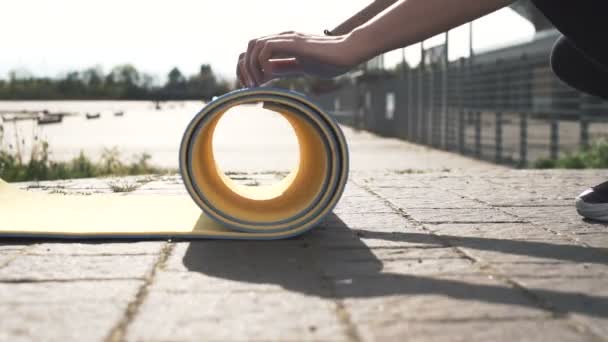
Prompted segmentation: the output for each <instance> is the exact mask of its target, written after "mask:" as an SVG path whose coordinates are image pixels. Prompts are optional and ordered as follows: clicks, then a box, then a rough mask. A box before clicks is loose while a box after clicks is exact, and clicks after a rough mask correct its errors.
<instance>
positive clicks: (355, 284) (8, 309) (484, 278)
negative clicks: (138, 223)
mask: <svg viewBox="0 0 608 342" xmlns="http://www.w3.org/2000/svg"><path fill="white" fill-rule="evenodd" d="M347 134H355V133H353V132H350V131H348V132H347ZM365 137H366V138H365V139H369V141H363V140H359V141H355V143H354V144H351V150H352V152H353V159H354V160H361V162H358V161H357V162H355V163H363V160H364V159H365V158H372V157H369V156H370V155H371V156H374V157H373V158H378V159H380V157H379V156H378V155H381V153H383V154H382V155H384V156H385V157H386V158H384V159H383V160H385V161H383V162H382V163H384V164H382V165H378V167H377V168H376V169H374V168H373V167H366V168H363V167H355V170H354V171H353V172H352V174H351V181H350V182H349V184H348V187H347V191H346V193H345V195H344V197H343V199H342V201H341V202H340V203H339V205H338V207H337V208H336V210H335V213H334V214H333V215H332V216H331V217H329V218H328V219H327V220H326V221H325V222H324V223H323V224H321V226H320V227H318V228H317V229H315V230H313V231H312V232H310V233H308V234H306V235H304V236H301V237H298V238H295V239H291V240H286V241H272V242H243V241H238V242H236V241H197V242H187V241H147V242H131V243H117V242H111V241H110V242H106V243H62V242H52V241H30V240H6V239H5V240H0V317H1V319H0V340H2V341H19V340H45V341H65V340H77V341H82V340H86V341H103V340H106V341H123V340H126V341H200V340H347V341H360V340H379V341H384V340H399V341H402V340H408V341H409V340H414V341H415V340H422V341H436V340H445V341H471V340H479V341H488V340H491V341H494V340H499V341H513V340H529V341H538V340H547V341H557V340H559V341H565V340H576V341H579V340H605V339H606V336H608V249H607V247H608V227H606V225H603V224H596V223H591V222H584V221H583V220H581V218H580V217H579V216H578V215H577V214H576V212H575V210H574V207H573V198H574V196H575V195H576V194H578V193H579V192H580V191H581V190H583V189H584V188H585V187H587V186H589V185H591V184H594V183H597V182H600V181H603V180H604V178H605V177H606V171H602V170H600V171H542V172H541V171H516V170H508V169H504V168H496V167H493V166H492V165H488V164H484V163H481V162H477V161H471V160H468V159H466V158H463V157H459V156H452V155H449V158H453V159H452V160H453V162H452V164H450V163H449V162H446V160H448V159H446V155H447V154H444V152H437V151H432V150H426V149H425V151H426V152H424V153H422V152H421V151H420V150H418V149H420V148H419V147H417V146H414V145H410V144H406V143H402V142H396V141H393V140H386V139H380V138H377V137H373V136H367V135H366V136H365ZM350 139H351V141H352V140H356V137H355V138H353V137H352V136H351V137H350ZM358 144H359V145H360V147H357V145H358ZM361 146H365V148H362V147H361ZM408 148H409V149H411V151H417V152H412V153H409V154H408V152H406V151H407V149H408ZM366 154H367V155H368V156H367V157H366ZM404 155H406V156H407V158H404V159H405V161H403V160H402V159H399V158H401V157H403V156H404ZM387 158H395V159H399V160H395V161H393V163H394V164H391V162H390V161H386V159H387ZM416 158H419V160H418V161H416ZM423 160H424V162H423ZM370 163H372V162H370ZM392 165H394V167H393V166H392ZM416 165H423V167H420V168H415V166H416ZM450 165H455V166H454V167H453V168H452V167H450ZM467 165H470V169H471V171H466V170H465V169H464V168H465V167H466V166H467ZM448 169H449V170H448ZM442 170H443V171H442ZM249 177H251V178H255V179H261V181H260V182H264V181H267V180H269V177H272V176H271V175H268V174H256V175H249ZM117 184H118V185H124V184H133V185H134V186H135V187H136V189H135V190H134V191H132V192H129V193H126V195H128V196H134V195H146V194H153V193H154V194H167V195H175V194H182V193H185V190H184V189H183V185H182V184H181V181H180V179H179V178H178V177H177V176H172V177H132V178H126V179H123V180H120V181H119V182H117V181H116V180H113V181H109V180H103V179H94V180H75V181H61V182H48V183H46V182H43V183H40V184H21V185H20V186H21V187H23V188H28V187H29V189H30V190H31V191H46V192H55V193H65V194H66V195H69V193H72V192H79V193H82V192H85V193H92V192H110V191H112V188H114V190H115V191H116V190H120V189H119V188H117ZM32 185H33V186H32Z"/></svg>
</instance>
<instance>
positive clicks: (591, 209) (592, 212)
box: [576, 197, 608, 222]
mask: <svg viewBox="0 0 608 342" xmlns="http://www.w3.org/2000/svg"><path fill="white" fill-rule="evenodd" d="M576 211H577V212H578V214H579V215H581V216H583V217H586V218H588V219H592V220H595V221H602V222H608V203H587V202H585V201H583V199H582V198H580V197H578V198H577V199H576Z"/></svg>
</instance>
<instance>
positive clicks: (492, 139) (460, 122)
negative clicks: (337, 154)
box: [318, 53, 608, 167]
mask: <svg viewBox="0 0 608 342" xmlns="http://www.w3.org/2000/svg"><path fill="white" fill-rule="evenodd" d="M318 101H319V102H320V103H321V104H322V106H324V107H325V109H327V110H328V111H330V112H333V113H334V114H335V116H336V117H337V118H338V120H339V121H341V122H342V123H345V124H348V125H352V126H355V127H357V128H360V129H365V130H369V131H372V132H375V133H377V134H380V135H383V136H390V137H398V138H401V139H405V140H408V141H412V142H416V143H420V144H425V145H430V146H433V147H436V148H440V149H445V150H449V151H455V152H460V153H462V154H466V155H471V156H475V157H478V158H482V159H489V160H492V161H495V162H497V163H507V164H513V165H518V166H522V167H524V166H526V165H528V164H529V163H530V162H533V161H535V160H537V159H541V158H557V157H558V156H559V155H560V154H562V153H568V152H572V151H575V150H577V149H578V148H579V147H581V146H587V145H588V144H589V143H590V142H591V141H593V140H594V139H597V138H599V137H602V136H608V115H607V114H608V103H606V102H605V101H601V100H599V99H597V98H593V97H591V96H587V95H585V94H582V93H580V92H578V91H575V90H573V89H571V88H569V87H568V86H566V85H565V84H563V83H562V82H560V81H559V80H558V79H557V77H556V76H554V74H553V73H552V71H551V68H550V65H549V61H548V56H547V53H544V54H536V55H528V54H522V55H519V56H518V57H511V58H503V59H495V60H493V61H491V62H488V61H485V62H478V61H476V62H475V63H472V62H471V60H469V59H461V60H459V61H456V62H451V63H449V64H447V63H435V64H429V65H423V64H421V65H420V66H418V67H417V68H414V69H409V70H405V71H403V75H401V76H397V77H393V78H389V79H387V78H383V79H376V80H374V81H371V80H368V81H364V80H359V81H357V82H353V84H351V85H349V86H345V87H343V88H341V89H339V90H337V91H334V92H332V93H327V94H323V95H320V96H319V97H318Z"/></svg>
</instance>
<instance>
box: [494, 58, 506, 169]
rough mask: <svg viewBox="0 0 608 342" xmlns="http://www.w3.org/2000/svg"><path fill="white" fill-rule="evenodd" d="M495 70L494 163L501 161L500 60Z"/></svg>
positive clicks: (501, 103)
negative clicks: (496, 76) (496, 78)
mask: <svg viewBox="0 0 608 342" xmlns="http://www.w3.org/2000/svg"><path fill="white" fill-rule="evenodd" d="M496 72H497V73H498V80H497V81H498V82H497V84H496V102H495V108H496V115H495V121H494V128H495V131H494V150H495V151H494V160H495V161H496V163H501V162H502V111H503V105H504V104H503V96H504V94H503V86H504V84H505V82H504V79H503V77H504V76H505V75H504V73H503V70H502V60H500V59H498V60H496Z"/></svg>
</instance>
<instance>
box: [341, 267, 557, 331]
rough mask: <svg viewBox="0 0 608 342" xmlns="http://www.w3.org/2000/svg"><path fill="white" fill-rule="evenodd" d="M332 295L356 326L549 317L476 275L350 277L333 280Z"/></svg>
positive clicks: (513, 291)
mask: <svg viewBox="0 0 608 342" xmlns="http://www.w3.org/2000/svg"><path fill="white" fill-rule="evenodd" d="M336 294H337V295H338V296H340V297H343V298H344V304H345V307H346V309H347V310H348V311H349V312H350V313H351V319H352V320H353V322H354V323H355V324H356V325H357V326H359V325H361V324H363V325H365V324H366V322H367V323H372V322H374V323H388V322H394V323H397V322H406V321H409V320H413V321H421V322H424V321H431V320H443V321H463V320H499V319H500V320H507V319H522V318H541V317H549V316H550V312H547V311H545V310H543V309H541V308H539V307H538V306H537V305H536V304H535V303H534V302H533V301H531V300H530V299H528V298H526V297H525V296H524V295H522V293H521V292H519V291H518V290H516V289H514V288H512V287H509V286H507V285H504V284H501V283H499V282H498V281H497V280H494V279H491V278H488V277H484V276H480V275H469V276H452V275H435V276H433V277H429V276H413V275H397V274H389V275H385V276H378V277H354V278H352V279H348V280H343V281H340V282H336ZM403 332H404V333H405V332H406V330H404V331H403Z"/></svg>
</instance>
